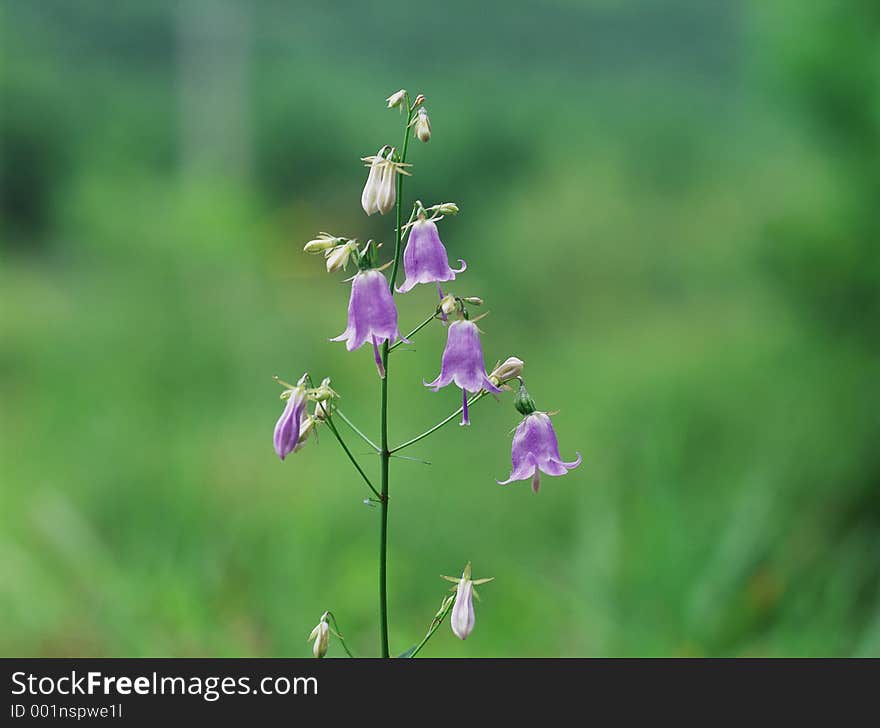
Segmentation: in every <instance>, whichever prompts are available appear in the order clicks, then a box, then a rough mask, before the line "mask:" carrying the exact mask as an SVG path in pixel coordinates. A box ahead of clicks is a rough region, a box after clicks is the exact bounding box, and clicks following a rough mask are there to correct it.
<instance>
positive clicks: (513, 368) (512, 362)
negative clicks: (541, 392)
mask: <svg viewBox="0 0 880 728" xmlns="http://www.w3.org/2000/svg"><path fill="white" fill-rule="evenodd" d="M522 372H523V360H522V359H518V358H517V357H515V356H510V357H508V358H507V359H505V360H504V361H503V362H501V364H496V365H495V368H494V369H493V370H492V371H491V373H490V374H489V380H490V381H491V382H492V383H493V384H496V385H500V384H501V382H506V381H507V380H509V379H516V378H517V377H521V376H522Z"/></svg>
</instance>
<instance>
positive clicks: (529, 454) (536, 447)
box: [497, 412, 581, 493]
mask: <svg viewBox="0 0 880 728" xmlns="http://www.w3.org/2000/svg"><path fill="white" fill-rule="evenodd" d="M575 454H576V455H577V459H576V460H572V461H571V462H570V463H567V462H565V461H564V460H563V459H562V457H561V456H560V455H559V443H558V442H557V441H556V433H555V432H554V430H553V424H552V423H551V422H550V417H549V416H548V415H547V413H546V412H532V413H531V414H530V415H526V417H525V419H523V421H522V422H520V423H519V425H518V426H517V428H516V432H515V433H514V435H513V448H512V453H511V460H512V463H513V469H512V470H511V473H510V477H509V478H508V479H507V480H504V481H501V480H499V481H497V482H498V485H507V484H508V483H510V482H512V481H514V480H528V479H529V478H531V479H532V490H533V491H535V493H537V492H538V488H539V487H540V485H541V475H540V471H543V472H545V473H547V475H565V474H566V473H567V472H568V471H569V470H571V469H573V468H576V467H577V466H578V465H580V464H581V454H580V453H575Z"/></svg>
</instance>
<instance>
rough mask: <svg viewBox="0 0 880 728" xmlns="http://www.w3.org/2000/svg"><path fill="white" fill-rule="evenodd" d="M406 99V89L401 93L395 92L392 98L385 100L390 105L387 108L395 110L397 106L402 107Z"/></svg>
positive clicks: (401, 90)
mask: <svg viewBox="0 0 880 728" xmlns="http://www.w3.org/2000/svg"><path fill="white" fill-rule="evenodd" d="M404 98H406V89H404V88H402V89H400V91H395V92H394V93H393V94H391V96H389V97H388V98H387V99H385V101H386V102H387V103H388V106H387V108H389V109H393V108H394V107H395V106H400V104H401V103H402V102H403V99H404Z"/></svg>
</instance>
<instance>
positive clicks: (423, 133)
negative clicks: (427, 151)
mask: <svg viewBox="0 0 880 728" xmlns="http://www.w3.org/2000/svg"><path fill="white" fill-rule="evenodd" d="M415 124H416V136H417V137H418V138H419V141H420V142H427V141H428V140H429V139H430V138H431V120H430V119H429V118H428V110H427V109H426V108H424V107H422V108H421V109H419V113H418V116H416V122H415Z"/></svg>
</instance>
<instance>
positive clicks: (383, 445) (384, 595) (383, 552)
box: [379, 95, 413, 657]
mask: <svg viewBox="0 0 880 728" xmlns="http://www.w3.org/2000/svg"><path fill="white" fill-rule="evenodd" d="M406 106H407V109H408V112H407V115H406V124H405V125H404V128H403V146H402V148H401V150H400V160H399V161H400V162H401V163H404V162H406V151H407V149H408V148H409V137H410V129H409V124H410V122H411V121H412V113H413V109H412V107H411V105H410V100H409V95H407V96H406ZM403 179H404V175H402V174H398V175H397V205H396V208H397V209H396V213H397V228H396V230H395V236H394V237H395V240H394V265H393V266H392V267H391V280H390V282H389V284H388V285H389V288H390V289H391V295H392V296H393V295H394V284H395V282H396V281H397V269H398V268H399V267H400V241H401V238H402V237H403V230H402V229H401V222H402V211H403V207H402V205H403ZM389 349H390V348H389V346H388V340H387V339H386V340H385V343H384V344H382V366H383V367H384V369H385V376H384V377H382V392H381V403H380V407H381V418H380V419H381V428H380V435H379V457H380V459H381V477H382V481H381V489H382V493H381V494H380V495H379V504H380V506H381V508H382V521H381V526H380V529H379V638H380V641H381V645H382V657H389V656H390V652H389V650H388V462H389V460H390V459H391V452H390V451H389V450H388V352H389Z"/></svg>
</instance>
